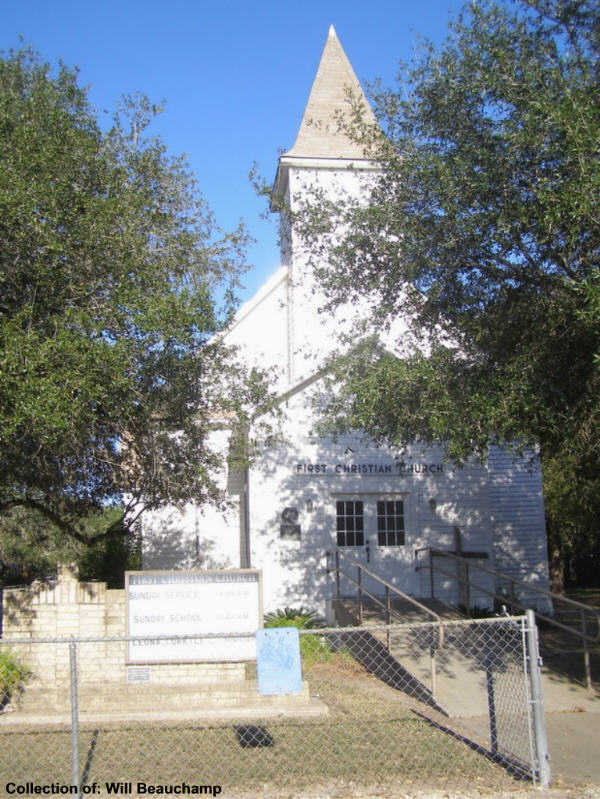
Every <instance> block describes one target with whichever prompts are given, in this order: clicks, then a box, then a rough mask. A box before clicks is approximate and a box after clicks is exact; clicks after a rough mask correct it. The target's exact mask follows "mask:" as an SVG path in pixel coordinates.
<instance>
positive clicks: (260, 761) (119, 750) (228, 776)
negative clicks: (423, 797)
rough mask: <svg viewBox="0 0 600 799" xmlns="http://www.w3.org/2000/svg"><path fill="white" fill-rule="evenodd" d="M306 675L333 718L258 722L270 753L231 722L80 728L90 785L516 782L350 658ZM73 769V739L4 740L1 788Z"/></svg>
mask: <svg viewBox="0 0 600 799" xmlns="http://www.w3.org/2000/svg"><path fill="white" fill-rule="evenodd" d="M304 676H305V679H307V680H308V682H309V685H310V691H311V694H318V695H319V696H320V698H321V699H322V701H324V702H325V703H326V704H327V706H328V708H329V715H328V716H327V717H325V718H320V719H313V720H294V719H289V720H285V719H282V720H277V721H273V720H270V721H263V722H262V723H261V721H260V720H257V721H255V722H254V724H255V725H256V727H257V728H260V729H262V730H263V731H264V733H265V735H264V736H263V741H264V742H266V743H267V745H261V746H243V745H240V737H239V735H238V734H236V732H239V729H238V730H236V726H235V724H233V723H229V724H227V725H225V724H222V725H219V726H217V725H212V726H210V725H206V726H202V725H201V724H191V723H185V724H178V725H171V726H167V725H165V724H164V723H162V724H159V723H150V722H149V723H146V724H137V723H136V724H134V723H130V724H127V725H121V726H118V727H117V726H115V727H114V728H113V725H111V728H109V726H108V725H106V726H105V727H104V728H102V727H99V728H94V729H86V730H83V731H82V732H81V734H80V770H81V772H82V773H83V774H84V775H85V782H86V784H88V785H90V784H92V783H94V782H96V783H99V784H100V785H101V786H102V787H103V786H104V783H105V782H108V781H131V782H134V783H135V782H136V781H138V780H141V781H144V782H146V783H149V784H157V785H158V784H160V785H162V784H174V783H180V782H183V781H185V782H188V783H191V784H211V785H215V784H218V785H221V786H223V793H224V795H228V794H229V795H231V794H232V793H234V792H235V791H236V790H237V791H246V790H252V791H260V792H265V791H267V790H274V791H276V792H280V791H281V790H283V789H287V790H289V791H292V790H293V791H297V790H303V789H307V788H310V787H313V788H314V787H315V786H321V787H322V786H324V785H331V784H335V786H338V787H339V786H341V785H353V786H357V785H363V786H374V785H376V786H386V785H388V786H389V785H391V784H397V783H402V784H405V783H411V782H413V781H418V782H419V783H423V782H424V781H430V782H431V781H433V782H438V783H439V782H440V781H441V782H444V781H447V780H449V779H453V780H458V779H468V780H469V781H470V782H471V783H473V782H475V783H477V782H481V783H482V784H485V785H490V784H494V785H495V784H498V785H506V784H507V783H508V784H513V783H512V781H511V780H509V778H508V777H506V775H505V774H504V772H503V771H501V770H500V769H499V768H498V767H497V766H495V765H494V764H492V763H491V762H489V761H488V760H486V759H485V758H483V757H481V756H480V755H477V754H476V753H475V752H473V751H471V749H469V748H468V747H467V746H466V745H464V744H463V743H461V742H460V741H458V740H455V739H453V738H451V737H449V736H447V735H445V734H444V733H443V732H441V731H439V730H436V729H434V728H432V727H431V726H430V725H429V724H427V723H426V722H424V721H423V720H422V719H420V718H419V717H417V716H416V715H415V714H414V713H413V712H412V711H411V710H410V708H409V707H408V706H407V705H406V704H405V703H404V700H403V698H402V695H401V694H400V692H398V691H394V690H393V689H391V688H388V687H387V686H384V685H382V683H381V682H380V681H379V680H377V679H376V678H375V677H373V676H372V675H370V674H368V673H367V672H366V671H365V670H364V669H363V668H362V667H361V666H360V665H359V664H357V663H356V661H354V660H353V659H352V658H351V657H348V656H347V654H344V653H329V654H328V657H327V659H326V660H323V661H320V662H314V663H313V665H312V666H310V667H309V668H308V669H307V670H306V672H305V675H304ZM269 744H270V745H269ZM70 763H71V753H70V734H69V732H68V731H46V732H14V733H3V735H2V746H1V748H0V790H1V788H2V784H3V783H5V782H6V781H7V779H10V780H12V781H14V782H24V781H27V780H29V781H33V782H37V783H50V782H53V781H56V782H60V783H62V784H70V782H71V777H70Z"/></svg>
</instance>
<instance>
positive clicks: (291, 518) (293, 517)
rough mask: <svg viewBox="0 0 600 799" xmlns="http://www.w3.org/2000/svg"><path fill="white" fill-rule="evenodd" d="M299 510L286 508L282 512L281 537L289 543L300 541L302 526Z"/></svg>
mask: <svg viewBox="0 0 600 799" xmlns="http://www.w3.org/2000/svg"><path fill="white" fill-rule="evenodd" d="M298 515H299V514H298V508H284V509H283V510H282V512H281V524H280V525H279V537H280V538H286V539H287V540H288V541H300V525H299V524H298Z"/></svg>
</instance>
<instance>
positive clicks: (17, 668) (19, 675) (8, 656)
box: [0, 652, 29, 708]
mask: <svg viewBox="0 0 600 799" xmlns="http://www.w3.org/2000/svg"><path fill="white" fill-rule="evenodd" d="M28 676H29V672H28V670H27V669H26V668H25V666H24V665H23V664H22V663H21V662H20V661H19V660H18V659H17V658H16V657H15V656H14V655H13V654H12V653H10V652H0V708H1V707H2V706H3V705H4V704H6V702H8V701H9V699H10V698H11V696H12V695H13V694H14V693H15V691H18V690H19V689H20V688H21V687H22V686H23V685H24V683H25V682H26V681H27V678H28Z"/></svg>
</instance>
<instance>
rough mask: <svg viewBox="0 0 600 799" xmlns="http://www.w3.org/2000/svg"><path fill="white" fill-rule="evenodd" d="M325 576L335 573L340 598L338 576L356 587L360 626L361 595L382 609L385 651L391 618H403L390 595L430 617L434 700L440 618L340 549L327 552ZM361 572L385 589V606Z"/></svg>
mask: <svg viewBox="0 0 600 799" xmlns="http://www.w3.org/2000/svg"><path fill="white" fill-rule="evenodd" d="M332 554H333V555H335V565H334V566H333V567H330V565H329V562H330V557H331V555H332ZM340 556H341V557H342V558H345V559H346V560H347V561H349V562H350V563H351V564H352V566H355V567H356V579H355V578H354V577H353V576H352V575H351V574H348V572H347V571H344V570H343V569H342V568H341V567H340ZM327 564H328V565H327V574H330V573H331V572H332V571H335V575H336V595H337V596H338V597H339V596H340V575H343V576H344V577H346V578H347V579H348V580H350V581H351V582H352V583H354V584H355V585H356V587H357V597H358V619H359V623H360V624H362V618H363V594H367V596H369V597H370V598H371V599H372V600H374V601H375V602H376V603H377V604H378V605H381V607H382V608H384V610H385V611H386V613H387V622H388V626H387V650H388V652H389V651H390V622H391V617H392V616H395V617H397V618H399V619H400V620H403V616H402V614H401V613H398V612H397V611H396V610H394V609H393V608H392V606H391V596H390V594H391V593H392V592H393V593H394V594H397V595H398V596H399V597H401V598H402V599H404V600H406V601H407V602H408V603H410V604H411V605H413V606H414V607H416V608H418V609H419V610H422V611H424V612H425V613H426V614H427V615H428V616H430V617H432V618H433V620H434V622H435V623H436V625H437V638H438V640H437V644H436V645H435V646H433V645H432V646H431V647H430V649H429V662H430V669H431V695H432V696H433V697H434V698H435V695H436V650H438V649H440V648H441V647H442V646H443V645H444V625H443V622H442V618H441V616H439V615H438V614H437V613H436V612H435V611H433V610H431V609H430V608H428V607H427V606H426V605H423V604H422V603H421V602H419V601H417V600H416V599H414V597H411V596H409V595H408V594H405V593H404V591H400V589H399V588H396V586H395V585H392V584H391V583H388V582H387V581H386V580H384V579H383V578H381V577H379V576H378V575H377V574H375V573H374V572H372V571H371V570H370V569H367V567H366V566H363V565H362V563H359V562H358V561H357V560H356V559H355V558H353V557H351V556H350V555H348V553H346V552H343V551H342V550H341V549H337V548H336V549H332V550H328V552H327ZM363 572H364V573H365V574H368V575H369V577H371V578H372V579H373V580H375V581H376V582H377V583H379V585H381V586H383V588H385V604H384V603H383V602H382V601H381V600H380V599H379V598H378V597H377V596H375V595H374V594H372V593H371V592H370V591H368V590H367V589H366V588H364V586H363V582H362V575H363Z"/></svg>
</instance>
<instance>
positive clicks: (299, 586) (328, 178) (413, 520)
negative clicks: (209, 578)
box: [143, 28, 548, 613]
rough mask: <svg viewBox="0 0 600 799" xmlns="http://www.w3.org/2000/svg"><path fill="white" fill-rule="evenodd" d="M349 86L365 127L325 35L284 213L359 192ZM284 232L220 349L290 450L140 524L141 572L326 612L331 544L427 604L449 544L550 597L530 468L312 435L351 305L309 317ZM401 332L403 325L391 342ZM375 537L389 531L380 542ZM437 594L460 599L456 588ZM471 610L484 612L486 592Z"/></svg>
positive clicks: (365, 176) (367, 167)
mask: <svg viewBox="0 0 600 799" xmlns="http://www.w3.org/2000/svg"><path fill="white" fill-rule="evenodd" d="M348 89H350V90H351V91H352V92H353V93H354V95H355V96H356V95H358V96H359V97H361V98H362V99H363V100H364V107H365V109H366V110H365V114H366V116H367V120H368V121H373V122H374V116H373V115H372V112H371V110H370V108H369V105H368V102H367V101H366V98H365V97H364V95H363V93H362V89H361V87H360V84H359V82H358V80H357V78H356V76H355V74H354V72H353V70H352V67H351V65H350V62H349V61H348V59H347V57H346V54H345V53H344V50H343V49H342V46H341V44H340V42H339V40H338V38H337V36H336V33H335V31H334V30H333V28H331V29H330V31H329V35H328V36H327V40H326V43H325V47H324V50H323V53H322V56H321V60H320V63H319V66H318V69H317V73H316V77H315V80H314V83H313V86H312V89H311V92H310V95H309V99H308V103H307V105H306V108H305V111H304V115H303V117H302V121H301V123H300V128H299V131H298V135H297V138H296V141H295V143H294V145H293V146H292V147H291V149H289V150H288V151H287V152H285V153H284V154H283V155H282V156H281V157H280V158H279V162H278V166H277V174H276V178H275V185H274V188H275V192H276V193H278V194H279V195H280V196H281V197H282V199H283V200H284V203H283V204H282V206H283V207H286V208H289V209H290V210H291V212H292V214H293V213H294V211H295V210H296V209H297V208H298V207H299V205H301V204H302V202H303V201H305V200H306V199H307V194H306V192H307V188H306V187H307V186H310V187H311V188H312V189H316V190H317V191H318V192H320V193H321V195H323V196H325V197H328V198H329V199H333V200H335V198H336V197H339V196H340V195H343V196H349V197H356V198H360V197H361V196H362V197H364V196H365V193H366V192H365V190H366V187H367V185H368V182H369V179H370V177H372V175H373V174H374V170H376V169H377V165H376V164H374V163H372V162H370V161H366V160H365V159H364V157H363V152H362V148H361V147H360V146H359V145H357V144H356V143H354V142H353V141H351V140H350V139H348V138H347V137H346V136H345V135H344V133H343V132H341V131H340V130H339V126H338V124H337V122H336V119H337V118H338V115H339V114H340V113H343V111H344V109H345V108H347V96H348V95H347V92H348ZM280 221H281V240H282V249H281V266H280V268H279V269H278V270H277V272H276V273H275V274H274V275H273V276H272V277H271V278H270V279H269V280H268V281H267V283H266V284H265V285H264V286H263V287H262V289H261V290H260V291H259V292H258V293H257V294H256V296H255V297H254V298H253V299H251V300H250V301H249V302H247V303H246V304H245V305H243V306H242V307H241V308H240V309H239V311H238V313H237V315H236V317H235V320H234V322H233V324H232V326H231V328H230V330H229V331H228V333H227V336H226V339H227V341H228V342H229V343H231V344H232V345H237V346H239V347H240V350H241V352H242V353H243V357H244V358H245V359H246V360H247V362H250V363H255V364H258V365H260V366H263V367H267V368H271V369H275V370H277V372H278V382H277V386H276V388H277V391H278V392H279V394H280V396H281V398H282V401H281V413H282V418H283V421H282V426H283V433H284V435H283V437H282V441H283V442H287V443H281V444H279V445H277V446H273V447H271V448H270V449H269V450H268V451H265V452H263V453H262V454H261V455H260V456H259V457H257V458H256V459H255V460H254V461H253V462H252V463H251V465H250V466H249V467H247V468H244V467H243V466H240V467H234V466H231V467H230V471H229V472H228V473H227V474H223V475H222V485H223V486H224V487H226V488H227V491H228V493H229V496H230V497H231V499H232V501H233V510H232V511H231V512H230V513H229V514H228V515H227V516H226V517H225V518H224V517H223V516H222V515H221V513H219V512H217V511H215V510H213V509H211V508H199V507H194V506H190V507H188V508H186V509H185V510H184V511H183V512H181V511H178V510H176V509H170V510H168V511H164V512H162V513H156V514H154V515H152V516H150V517H149V518H146V519H145V521H144V527H143V568H144V569H182V568H206V569H208V568H240V567H241V568H250V567H252V568H255V569H261V570H262V572H263V602H264V609H265V610H266V611H268V610H274V609H276V608H278V607H283V606H285V605H288V606H289V605H292V606H299V605H304V606H306V607H308V608H313V609H315V610H317V611H319V612H321V613H323V612H324V611H325V607H326V602H327V599H328V598H329V597H328V590H329V589H328V584H327V576H326V552H327V550H330V549H332V548H334V547H339V548H340V549H343V550H344V551H345V552H346V553H348V554H351V555H352V556H353V557H354V558H355V559H356V560H357V561H359V562H361V563H365V562H366V558H367V557H368V558H369V569H370V570H371V571H373V572H375V573H378V574H379V575H380V576H381V577H382V578H384V579H385V580H387V581H388V582H390V583H392V584H393V585H395V586H397V587H399V588H400V589H401V590H403V591H405V592H407V593H410V594H413V595H414V596H427V593H428V584H427V576H426V573H425V572H424V571H417V570H416V568H415V566H416V559H417V556H418V550H420V549H422V548H424V547H429V546H434V547H438V548H440V549H454V548H455V546H456V536H457V534H459V535H460V541H461V546H462V547H463V549H464V551H467V550H468V551H470V552H472V553H477V554H478V555H480V556H481V557H482V559H483V560H482V562H484V563H485V565H486V566H489V567H493V568H494V569H496V570H498V571H500V572H505V573H508V574H510V575H511V576H513V577H516V578H519V579H526V580H530V581H534V583H535V584H536V585H537V586H538V587H541V588H544V587H547V584H548V566H547V559H546V543H545V542H546V539H545V526H544V503H543V496H542V488H541V477H540V473H539V471H536V470H535V469H531V467H530V462H529V460H527V461H525V460H524V459H523V460H518V459H516V460H515V459H513V458H512V456H511V455H509V454H508V453H506V452H504V451H502V450H501V449H493V450H492V451H491V452H490V453H489V458H488V459H487V460H486V461H485V463H481V462H478V461H475V460H474V461H472V462H469V463H467V464H466V465H465V466H464V467H463V468H460V469H459V468H453V467H452V466H451V465H449V464H447V463H445V459H444V453H443V451H441V450H439V449H436V448H423V447H422V446H420V445H415V446H414V447H412V448H408V450H406V451H405V452H403V453H402V454H401V455H400V453H398V452H395V451H392V450H384V449H378V448H376V447H374V446H371V445H370V444H369V443H368V442H365V441H364V440H363V438H362V437H360V436H349V437H346V438H345V439H343V440H337V441H333V440H330V439H328V438H325V437H315V435H314V434H313V433H312V432H311V431H312V430H313V429H314V428H315V424H314V423H315V411H314V410H313V403H311V401H310V398H311V396H312V394H313V392H314V391H315V390H317V389H319V388H322V386H321V379H320V378H319V374H320V369H321V367H322V365H323V364H324V362H325V360H326V359H327V358H328V356H331V355H332V353H333V351H334V348H335V346H336V339H337V333H338V331H339V330H340V329H343V327H344V320H345V319H349V324H350V325H352V324H353V322H352V319H353V317H352V314H360V309H358V310H356V309H350V308H344V309H341V310H340V312H339V313H338V315H335V314H333V315H328V316H324V315H320V314H319V311H318V309H319V307H320V306H321V305H322V300H323V298H322V295H321V292H320V289H319V286H318V284H317V283H316V280H315V278H314V275H313V273H312V270H311V268H310V265H309V257H308V254H307V253H306V252H305V251H304V250H303V249H302V248H301V247H300V246H299V245H298V242H297V241H296V239H295V237H294V235H293V234H292V233H290V229H291V228H290V225H289V224H288V219H287V218H286V216H285V215H284V214H282V218H281V220H280ZM352 329H354V328H352ZM405 333H406V328H404V329H402V324H401V320H400V329H399V331H398V335H399V336H400V337H401V336H403V335H404V334H405ZM230 438H231V430H228V429H222V430H220V431H217V432H215V441H217V442H218V443H219V445H220V446H222V447H223V449H224V451H226V450H227V448H228V447H229V445H230ZM348 453H352V456H351V458H349V456H348ZM382 525H383V526H386V529H393V530H394V531H395V534H394V535H393V536H386V535H382V534H381V531H382ZM355 530H360V535H358V534H356V535H355V532H354V531H355ZM451 582H452V581H451ZM491 587H492V588H493V586H491ZM447 591H448V599H454V600H455V601H456V598H457V597H456V588H455V587H453V586H451V585H450V586H448V589H447ZM472 601H473V603H474V604H483V605H487V606H489V605H490V600H489V597H486V596H482V597H478V596H476V595H474V596H472Z"/></svg>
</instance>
